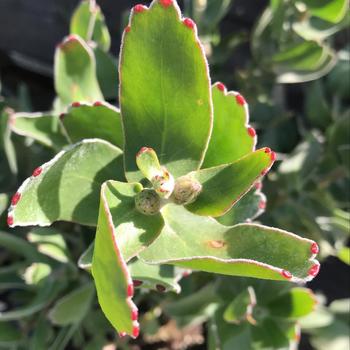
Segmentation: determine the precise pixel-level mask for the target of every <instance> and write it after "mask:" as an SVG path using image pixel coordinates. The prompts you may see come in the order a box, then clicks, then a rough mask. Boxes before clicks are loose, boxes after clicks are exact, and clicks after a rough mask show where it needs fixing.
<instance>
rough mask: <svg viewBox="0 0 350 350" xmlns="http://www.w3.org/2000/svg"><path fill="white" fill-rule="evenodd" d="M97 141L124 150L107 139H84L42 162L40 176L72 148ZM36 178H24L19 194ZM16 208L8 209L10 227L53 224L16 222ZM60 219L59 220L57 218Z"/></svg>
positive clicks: (48, 224) (14, 206) (13, 206)
mask: <svg viewBox="0 0 350 350" xmlns="http://www.w3.org/2000/svg"><path fill="white" fill-rule="evenodd" d="M96 142H99V143H103V144H105V145H108V146H109V147H111V148H115V149H116V150H118V151H120V153H121V154H122V150H121V149H120V148H118V147H116V146H114V145H113V144H111V143H109V142H108V141H105V140H102V139H84V140H82V141H80V142H77V143H75V144H73V145H70V146H68V147H67V148H66V149H65V150H63V151H61V152H59V153H57V154H56V155H55V156H54V157H53V158H52V159H51V160H50V161H48V162H46V163H44V164H42V165H41V166H40V168H41V169H42V172H41V174H40V176H43V175H44V173H45V172H46V171H47V170H48V169H49V168H51V167H52V166H53V165H54V164H55V163H56V162H57V161H58V160H59V159H60V158H61V157H62V156H63V155H64V154H65V153H67V152H69V151H71V150H72V149H74V148H75V147H78V146H79V145H82V144H88V143H96ZM35 180H36V177H35V176H33V175H31V176H29V177H28V178H27V179H26V180H24V182H23V183H22V185H21V186H20V187H19V188H18V190H17V193H19V194H22V193H23V192H24V191H25V190H26V188H27V186H28V184H29V183H30V182H31V181H35ZM15 209H16V205H12V204H11V205H10V207H9V209H8V217H9V216H11V217H12V218H13V224H12V225H9V227H11V228H13V227H16V226H22V227H25V226H40V227H46V226H50V225H52V223H53V222H41V221H31V222H30V221H26V222H21V221H17V222H16V216H15V215H14V214H15ZM57 221H59V220H57ZM70 222H74V221H70Z"/></svg>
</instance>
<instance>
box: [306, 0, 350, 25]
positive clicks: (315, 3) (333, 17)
mask: <svg viewBox="0 0 350 350" xmlns="http://www.w3.org/2000/svg"><path fill="white" fill-rule="evenodd" d="M303 2H304V3H305V5H306V6H307V8H308V10H309V11H310V13H311V14H312V15H313V16H317V17H319V18H322V19H324V20H325V21H329V22H332V23H338V22H340V21H341V20H342V19H343V18H344V16H345V14H346V12H347V10H348V7H349V3H348V1H347V0H303Z"/></svg>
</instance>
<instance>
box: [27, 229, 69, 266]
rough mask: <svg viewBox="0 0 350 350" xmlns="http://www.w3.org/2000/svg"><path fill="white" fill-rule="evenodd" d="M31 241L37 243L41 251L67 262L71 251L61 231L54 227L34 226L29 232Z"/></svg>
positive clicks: (28, 235) (28, 237) (28, 236)
mask: <svg viewBox="0 0 350 350" xmlns="http://www.w3.org/2000/svg"><path fill="white" fill-rule="evenodd" d="M27 239H28V241H29V242H32V243H34V244H36V246H37V249H38V251H39V252H40V253H42V254H44V255H47V256H49V257H51V258H52V259H55V260H57V261H59V262H62V263H67V262H68V261H69V260H70V259H69V253H68V250H67V245H66V241H65V240H64V237H63V235H62V233H61V232H59V231H58V230H56V229H52V228H46V227H45V228H44V227H40V228H39V227H37V228H33V229H32V230H31V231H30V232H29V233H28V234H27Z"/></svg>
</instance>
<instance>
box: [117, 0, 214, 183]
mask: <svg viewBox="0 0 350 350" xmlns="http://www.w3.org/2000/svg"><path fill="white" fill-rule="evenodd" d="M157 3H159V0H153V1H152V3H151V4H150V5H149V7H146V6H145V11H149V10H151V9H152V7H153V6H155V5H156V4H157ZM170 6H174V8H175V10H176V13H177V16H178V20H179V22H180V23H181V22H183V20H184V19H185V17H183V16H182V13H181V9H180V7H179V5H178V3H177V1H176V0H174V1H173V2H172V4H171V5H170ZM134 15H135V9H134V8H132V10H131V11H130V15H129V21H128V25H127V27H126V28H131V24H132V19H133V17H134ZM192 30H193V33H194V39H195V43H196V44H197V45H198V47H199V49H200V50H201V53H202V58H203V61H204V66H205V68H206V77H207V81H208V86H209V105H210V128H209V133H208V136H207V142H206V145H205V146H204V148H203V151H202V154H201V159H200V160H199V164H198V167H197V169H196V170H199V169H200V168H201V167H202V164H203V162H204V159H205V154H206V152H207V149H208V147H209V142H210V138H211V134H212V131H213V124H214V107H213V96H212V90H211V86H212V84H211V77H210V71H209V64H208V60H207V57H206V54H205V49H204V46H203V44H202V42H201V41H200V38H199V35H198V30H197V26H196V25H194V27H193V29H192ZM126 35H127V31H126V30H124V31H123V34H122V38H121V45H120V51H119V52H120V55H119V65H118V73H119V89H118V95H119V101H121V86H122V74H121V67H122V65H123V61H124V60H123V47H124V44H125V37H126ZM120 116H121V119H122V129H123V135H124V147H123V149H125V143H126V134H125V128H124V122H123V120H124V119H123V113H122V110H121V109H120ZM123 163H124V169H127V167H126V161H125V156H124V157H123ZM125 176H126V177H127V175H125Z"/></svg>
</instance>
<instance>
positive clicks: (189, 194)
mask: <svg viewBox="0 0 350 350" xmlns="http://www.w3.org/2000/svg"><path fill="white" fill-rule="evenodd" d="M201 190H202V185H201V184H200V183H199V182H198V181H197V180H195V179H193V178H191V177H189V176H183V177H179V178H178V179H177V180H176V182H175V188H174V191H173V194H172V198H173V201H174V203H176V204H183V205H186V204H190V203H193V202H194V201H195V200H196V198H197V197H198V195H199V193H200V192H201Z"/></svg>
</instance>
